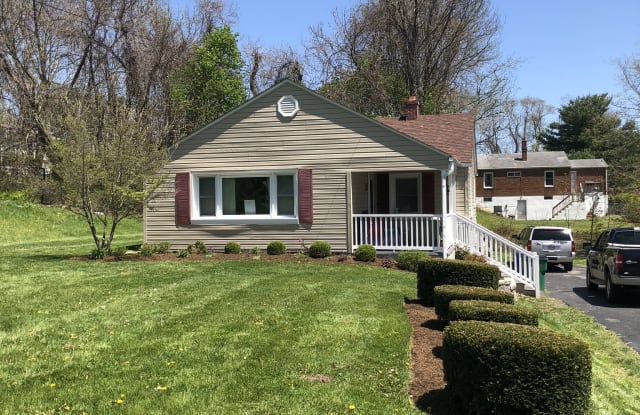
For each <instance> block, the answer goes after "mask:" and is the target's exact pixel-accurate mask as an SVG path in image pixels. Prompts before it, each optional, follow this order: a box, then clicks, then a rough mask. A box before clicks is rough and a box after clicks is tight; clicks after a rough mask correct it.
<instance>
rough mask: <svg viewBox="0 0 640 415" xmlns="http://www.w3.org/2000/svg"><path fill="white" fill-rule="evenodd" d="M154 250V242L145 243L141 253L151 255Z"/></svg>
mask: <svg viewBox="0 0 640 415" xmlns="http://www.w3.org/2000/svg"><path fill="white" fill-rule="evenodd" d="M153 252H154V246H153V244H144V245H142V246H141V247H140V255H142V256H151V255H153Z"/></svg>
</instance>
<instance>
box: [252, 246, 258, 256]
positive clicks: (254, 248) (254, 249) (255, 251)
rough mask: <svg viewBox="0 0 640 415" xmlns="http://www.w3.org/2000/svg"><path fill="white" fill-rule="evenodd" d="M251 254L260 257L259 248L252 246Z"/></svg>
mask: <svg viewBox="0 0 640 415" xmlns="http://www.w3.org/2000/svg"><path fill="white" fill-rule="evenodd" d="M251 253H252V254H253V255H260V247H259V246H257V245H256V246H254V247H253V248H251Z"/></svg>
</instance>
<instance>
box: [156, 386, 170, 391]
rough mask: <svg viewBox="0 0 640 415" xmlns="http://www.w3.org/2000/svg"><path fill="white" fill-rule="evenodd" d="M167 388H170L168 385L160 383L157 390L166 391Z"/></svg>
mask: <svg viewBox="0 0 640 415" xmlns="http://www.w3.org/2000/svg"><path fill="white" fill-rule="evenodd" d="M167 389H168V387H167V386H160V385H158V386H156V390H157V391H161V392H164V391H166V390H167Z"/></svg>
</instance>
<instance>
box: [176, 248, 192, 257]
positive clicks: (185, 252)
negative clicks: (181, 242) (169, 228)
mask: <svg viewBox="0 0 640 415" xmlns="http://www.w3.org/2000/svg"><path fill="white" fill-rule="evenodd" d="M177 255H178V258H186V257H188V256H189V249H181V250H179V251H178V254H177Z"/></svg>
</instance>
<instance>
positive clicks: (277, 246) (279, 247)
mask: <svg viewBox="0 0 640 415" xmlns="http://www.w3.org/2000/svg"><path fill="white" fill-rule="evenodd" d="M286 252H287V246H286V245H285V244H284V242H282V241H272V242H269V245H267V254H269V255H283V254H285V253H286Z"/></svg>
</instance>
